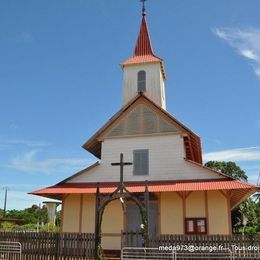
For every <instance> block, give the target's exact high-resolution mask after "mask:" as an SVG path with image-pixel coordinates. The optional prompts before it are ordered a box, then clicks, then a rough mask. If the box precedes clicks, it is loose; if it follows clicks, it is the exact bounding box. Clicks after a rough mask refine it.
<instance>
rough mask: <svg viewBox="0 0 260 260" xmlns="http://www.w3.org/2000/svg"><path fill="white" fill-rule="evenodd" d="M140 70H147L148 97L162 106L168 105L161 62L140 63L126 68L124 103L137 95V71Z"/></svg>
mask: <svg viewBox="0 0 260 260" xmlns="http://www.w3.org/2000/svg"><path fill="white" fill-rule="evenodd" d="M140 70H144V71H145V72H146V92H145V94H146V95H147V97H148V98H150V99H151V100H153V101H154V102H155V103H156V104H158V105H159V106H160V107H162V108H164V109H165V107H166V104H165V96H164V95H165V91H164V88H165V87H164V80H163V77H162V72H161V67H160V63H152V64H138V65H136V66H134V65H132V66H127V67H125V68H124V79H123V105H125V104H126V103H128V102H129V101H130V100H131V99H133V98H134V97H135V96H136V95H137V93H138V92H137V73H138V71H140Z"/></svg>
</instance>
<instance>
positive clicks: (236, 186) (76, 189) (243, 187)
mask: <svg viewBox="0 0 260 260" xmlns="http://www.w3.org/2000/svg"><path fill="white" fill-rule="evenodd" d="M117 185H118V183H100V184H99V187H100V192H101V193H112V192H113V191H115V189H116V188H117ZM125 186H126V188H127V189H128V190H129V191H130V192H144V190H145V182H128V183H127V182H126V183H125ZM96 187H97V184H96V183H63V184H57V185H55V186H51V187H48V188H45V189H41V190H37V191H34V192H31V193H30V194H34V195H39V196H43V197H49V198H54V199H62V197H63V196H64V195H66V194H95V193H96ZM259 189H260V188H259V186H255V185H252V184H248V183H246V182H242V181H239V180H221V181H220V180H210V181H208V180H203V181H200V180H198V181H178V182H176V181H160V182H158V181H157V182H155V181H153V182H148V190H149V192H191V191H214V190H215V191H216V190H221V191H228V190H232V191H237V192H236V193H234V195H236V199H235V200H233V203H232V205H233V206H234V205H235V204H237V202H238V201H240V200H241V198H242V197H243V198H244V197H245V196H246V195H248V196H250V195H251V194H253V193H254V192H256V191H257V190H259ZM234 198H235V197H234Z"/></svg>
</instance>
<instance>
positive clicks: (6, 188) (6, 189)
mask: <svg viewBox="0 0 260 260" xmlns="http://www.w3.org/2000/svg"><path fill="white" fill-rule="evenodd" d="M3 190H5V200H4V217H5V215H6V203H7V191H8V190H9V188H8V187H4V188H3Z"/></svg>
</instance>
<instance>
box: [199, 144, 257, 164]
mask: <svg viewBox="0 0 260 260" xmlns="http://www.w3.org/2000/svg"><path fill="white" fill-rule="evenodd" d="M203 160H204V161H260V147H259V146H258V147H248V148H238V149H230V150H224V151H218V152H210V153H205V154H203Z"/></svg>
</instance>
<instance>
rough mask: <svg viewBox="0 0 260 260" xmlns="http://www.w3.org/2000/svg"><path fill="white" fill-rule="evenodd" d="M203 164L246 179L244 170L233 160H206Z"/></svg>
mask: <svg viewBox="0 0 260 260" xmlns="http://www.w3.org/2000/svg"><path fill="white" fill-rule="evenodd" d="M205 166H206V167H209V168H211V169H213V170H215V171H218V172H222V173H224V174H227V175H229V176H231V177H234V178H236V179H239V180H242V181H247V179H248V177H247V175H246V173H245V171H243V170H242V169H241V168H240V167H239V166H238V165H236V163H235V162H218V161H208V162H207V163H205Z"/></svg>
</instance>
